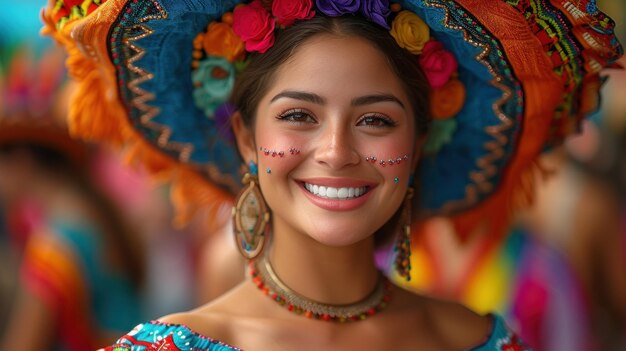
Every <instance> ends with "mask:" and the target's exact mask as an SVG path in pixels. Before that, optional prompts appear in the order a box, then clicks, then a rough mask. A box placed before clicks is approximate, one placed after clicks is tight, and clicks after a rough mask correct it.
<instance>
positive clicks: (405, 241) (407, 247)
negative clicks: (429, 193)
mask: <svg viewBox="0 0 626 351" xmlns="http://www.w3.org/2000/svg"><path fill="white" fill-rule="evenodd" d="M413 194H414V190H413V188H412V187H411V186H409V188H408V189H407V191H406V195H405V197H404V207H403V212H404V213H403V214H402V223H403V224H402V226H401V232H400V235H399V236H398V238H397V240H396V245H395V247H394V251H395V253H396V259H395V268H396V271H397V272H398V275H399V276H401V277H403V278H404V279H406V281H407V282H408V281H410V280H411V201H412V200H413Z"/></svg>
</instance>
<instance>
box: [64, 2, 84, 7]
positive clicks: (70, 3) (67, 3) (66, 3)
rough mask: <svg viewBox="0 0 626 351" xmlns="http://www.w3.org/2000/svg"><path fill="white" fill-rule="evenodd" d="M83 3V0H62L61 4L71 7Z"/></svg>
mask: <svg viewBox="0 0 626 351" xmlns="http://www.w3.org/2000/svg"><path fill="white" fill-rule="evenodd" d="M82 3H83V0H65V1H63V5H64V6H65V7H66V8H68V9H71V8H72V7H74V6H80V5H81V4H82Z"/></svg>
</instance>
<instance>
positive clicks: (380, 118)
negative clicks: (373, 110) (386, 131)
mask: <svg viewBox="0 0 626 351" xmlns="http://www.w3.org/2000/svg"><path fill="white" fill-rule="evenodd" d="M357 126H368V127H375V128H386V127H395V126H396V122H395V121H394V120H392V119H391V118H389V117H387V116H385V115H381V114H371V115H365V116H363V117H361V119H359V121H358V122H357Z"/></svg>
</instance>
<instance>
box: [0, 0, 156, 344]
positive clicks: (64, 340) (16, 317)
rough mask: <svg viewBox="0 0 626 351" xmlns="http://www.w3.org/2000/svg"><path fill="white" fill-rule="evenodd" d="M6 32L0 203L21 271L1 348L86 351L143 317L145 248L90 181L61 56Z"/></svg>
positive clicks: (86, 152)
mask: <svg viewBox="0 0 626 351" xmlns="http://www.w3.org/2000/svg"><path fill="white" fill-rule="evenodd" d="M18 7H19V6H18ZM15 22H20V18H18V17H16V18H15ZM3 26H6V22H4V21H3V23H2V27H0V28H2V29H4V27H3ZM5 33H6V32H5ZM9 33H15V34H16V36H17V34H18V32H9ZM5 37H6V38H10V39H11V40H10V41H5V42H4V44H6V46H4V47H2V48H1V49H2V50H1V53H2V55H1V56H2V60H1V61H0V62H2V65H1V66H0V72H1V74H0V77H2V79H0V87H2V89H1V90H0V96H2V98H0V100H1V101H2V109H1V110H0V203H2V206H0V207H2V208H3V209H4V211H3V214H6V215H7V225H6V227H7V228H6V231H7V234H6V238H7V242H9V244H7V246H8V247H9V248H10V249H11V250H13V252H14V256H15V257H19V266H20V267H19V283H18V286H14V287H13V288H14V289H13V290H14V291H12V292H11V293H12V294H11V295H12V299H11V301H10V303H9V304H8V305H9V306H10V310H8V311H7V313H8V317H7V320H6V321H4V323H2V325H3V326H4V328H3V329H2V330H0V349H2V350H92V349H95V348H97V347H100V346H103V345H106V344H109V343H111V342H112V341H113V340H114V338H115V335H116V334H119V333H120V332H121V331H125V330H127V329H128V328H129V327H130V326H132V325H134V324H135V323H137V321H138V320H140V319H141V318H142V317H143V316H142V314H141V303H140V296H141V295H140V289H141V287H142V285H143V282H144V280H145V260H144V258H143V255H144V250H143V248H142V247H141V244H140V243H139V237H138V236H137V235H136V233H135V232H134V231H133V230H131V229H130V227H129V226H128V225H127V223H126V221H125V220H124V217H123V216H122V215H121V213H120V210H119V209H118V208H117V207H116V205H115V204H114V203H113V202H112V201H111V199H109V197H108V196H106V195H105V194H104V193H103V191H102V190H100V188H99V186H97V185H96V183H95V182H94V180H93V177H92V175H91V174H90V169H91V161H92V158H95V154H93V152H92V150H90V149H89V148H88V147H87V146H86V145H84V144H82V143H79V142H77V141H74V140H72V139H71V138H70V137H69V135H68V133H67V131H66V129H65V125H64V124H63V122H60V121H61V119H62V118H63V117H64V114H65V113H66V108H65V107H64V106H63V104H58V102H60V101H65V99H63V98H62V97H61V96H60V95H61V94H62V93H63V89H62V88H61V86H62V83H63V81H64V79H63V77H64V73H65V72H64V70H63V55H62V53H60V52H59V51H58V50H55V49H51V48H41V47H38V46H37V45H36V44H33V43H30V42H22V43H18V42H17V41H16V40H14V39H15V38H13V37H11V36H5ZM12 229H18V230H17V231H15V230H12ZM16 233H19V234H16ZM3 237H4V235H3ZM5 259H7V256H4V255H3V260H5ZM8 259H10V257H8ZM3 266H5V265H3ZM7 266H8V265H7ZM3 268H4V267H3ZM3 306H6V305H3Z"/></svg>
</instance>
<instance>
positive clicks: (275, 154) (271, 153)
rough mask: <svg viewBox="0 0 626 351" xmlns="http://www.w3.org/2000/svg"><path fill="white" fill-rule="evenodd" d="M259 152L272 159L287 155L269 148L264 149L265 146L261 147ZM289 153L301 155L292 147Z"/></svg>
mask: <svg viewBox="0 0 626 351" xmlns="http://www.w3.org/2000/svg"><path fill="white" fill-rule="evenodd" d="M259 151H261V152H262V153H263V155H265V156H271V157H279V158H282V157H285V155H286V154H287V153H286V152H285V151H282V150H270V149H268V148H264V147H263V146H260V147H259ZM287 152H289V154H290V155H293V156H295V155H299V154H300V150H299V149H296V148H293V147H290V148H289V150H288V151H287Z"/></svg>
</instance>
